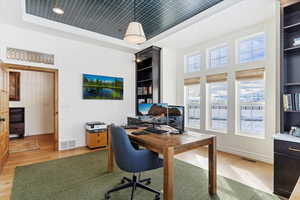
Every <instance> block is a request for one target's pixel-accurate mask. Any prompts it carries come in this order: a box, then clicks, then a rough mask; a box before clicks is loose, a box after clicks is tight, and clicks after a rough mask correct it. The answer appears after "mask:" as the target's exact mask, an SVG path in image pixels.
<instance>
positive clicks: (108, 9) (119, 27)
mask: <svg viewBox="0 0 300 200" xmlns="http://www.w3.org/2000/svg"><path fill="white" fill-rule="evenodd" d="M222 1H223V0H136V18H137V21H139V22H141V23H142V25H143V28H144V31H145V34H146V37H147V39H150V38H153V37H155V36H156V35H158V34H160V33H162V32H164V31H166V30H168V29H170V28H172V27H173V26H175V25H177V24H179V23H181V22H183V21H185V20H187V19H189V18H191V17H193V16H195V15H197V14H199V13H201V12H202V11H204V10H206V9H208V8H210V7H212V6H214V5H216V4H218V3H220V2H222ZM55 2H56V1H55V0H26V13H28V14H31V15H34V16H38V17H42V18H46V19H49V20H52V21H56V22H60V23H63V24H67V25H71V26H75V27H78V28H82V29H85V30H89V31H93V32H96V33H100V34H104V35H107V36H111V37H114V38H119V39H123V36H124V33H125V31H126V28H127V26H128V24H129V22H130V21H132V20H133V10H134V0H57V4H58V7H60V8H62V9H63V10H64V12H65V13H64V15H57V14H55V13H54V12H52V8H53V6H54V5H55Z"/></svg>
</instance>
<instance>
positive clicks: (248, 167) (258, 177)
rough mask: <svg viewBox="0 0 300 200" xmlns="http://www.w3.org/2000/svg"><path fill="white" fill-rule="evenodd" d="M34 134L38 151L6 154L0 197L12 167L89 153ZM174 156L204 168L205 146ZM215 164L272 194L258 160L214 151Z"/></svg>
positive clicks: (268, 170) (267, 172) (269, 171)
mask: <svg viewBox="0 0 300 200" xmlns="http://www.w3.org/2000/svg"><path fill="white" fill-rule="evenodd" d="M37 137H38V140H39V144H40V150H36V151H31V152H22V153H14V154H11V155H10V156H9V158H8V161H7V163H6V164H5V166H4V169H3V171H2V173H1V174H0V199H1V200H9V198H10V194H11V188H12V184H13V178H14V172H15V168H16V166H21V165H28V164H32V163H38V162H44V161H48V160H54V159H58V158H63V157H68V156H74V155H79V154H84V153H87V152H91V150H89V149H87V148H78V149H74V150H68V151H61V152H55V151H53V143H52V142H51V141H52V140H51V135H41V136H37ZM176 157H177V158H178V159H180V160H184V161H186V162H189V163H191V164H193V165H196V166H199V167H202V168H204V169H207V166H208V165H207V150H206V149H205V148H200V149H198V150H194V151H190V152H186V153H182V154H179V155H177V156H176ZM217 166H218V175H222V176H225V177H227V178H231V179H233V180H236V181H238V182H241V183H243V184H246V185H249V186H251V187H254V188H257V189H260V190H263V191H265V192H268V193H272V191H273V188H272V185H273V167H272V165H269V164H266V163H262V162H255V163H253V162H249V161H246V160H243V159H242V158H240V157H238V156H235V155H232V154H228V153H224V152H218V163H217Z"/></svg>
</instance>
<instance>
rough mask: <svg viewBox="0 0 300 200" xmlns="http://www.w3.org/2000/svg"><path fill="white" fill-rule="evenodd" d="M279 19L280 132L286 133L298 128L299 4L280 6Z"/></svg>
mask: <svg viewBox="0 0 300 200" xmlns="http://www.w3.org/2000/svg"><path fill="white" fill-rule="evenodd" d="M285 2H287V1H285ZM281 18H282V19H281V49H282V50H281V55H282V59H281V97H282V100H281V102H282V103H281V132H288V131H290V129H291V127H292V126H300V95H299V94H300V2H299V1H290V3H287V4H285V5H284V6H282V17H281Z"/></svg>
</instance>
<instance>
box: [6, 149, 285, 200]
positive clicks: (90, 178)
mask: <svg viewBox="0 0 300 200" xmlns="http://www.w3.org/2000/svg"><path fill="white" fill-rule="evenodd" d="M123 176H128V177H129V176H130V174H127V173H124V172H122V171H121V170H119V169H115V171H114V172H113V173H107V172H106V152H105V151H99V152H93V153H87V154H83V155H79V156H73V157H68V158H63V159H58V160H53V161H48V162H44V163H38V164H33V165H27V166H21V167H17V168H16V174H15V179H14V184H13V189H12V198H11V199H12V200H102V199H104V193H105V192H106V191H107V190H109V189H111V188H113V187H114V186H116V185H117V184H118V183H119V182H120V180H121V178H122V177H123ZM143 177H151V178H152V184H151V187H153V188H155V189H157V190H161V189H162V183H163V170H162V169H158V170H153V171H150V172H146V173H143ZM174 191H175V199H176V200H208V199H213V200H279V198H278V197H276V196H274V195H271V194H267V193H265V192H262V191H259V190H256V189H254V188H251V187H248V186H246V185H243V184H241V183H238V182H236V181H233V180H230V179H227V178H224V177H222V176H218V195H216V196H213V197H211V196H210V195H209V194H208V179H207V170H204V169H201V168H198V167H196V166H193V165H190V164H187V163H185V162H182V161H179V160H175V190H174ZM129 195H130V190H124V191H121V192H117V193H113V194H112V200H122V199H124V200H127V199H128V198H129ZM148 199H151V200H152V199H154V195H153V194H152V193H149V192H147V191H144V190H141V189H137V191H136V196H135V200H148Z"/></svg>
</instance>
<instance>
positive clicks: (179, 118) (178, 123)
mask: <svg viewBox="0 0 300 200" xmlns="http://www.w3.org/2000/svg"><path fill="white" fill-rule="evenodd" d="M168 125H169V126H171V127H173V128H176V129H177V130H178V131H179V132H181V133H182V132H184V106H172V105H169V106H168Z"/></svg>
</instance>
